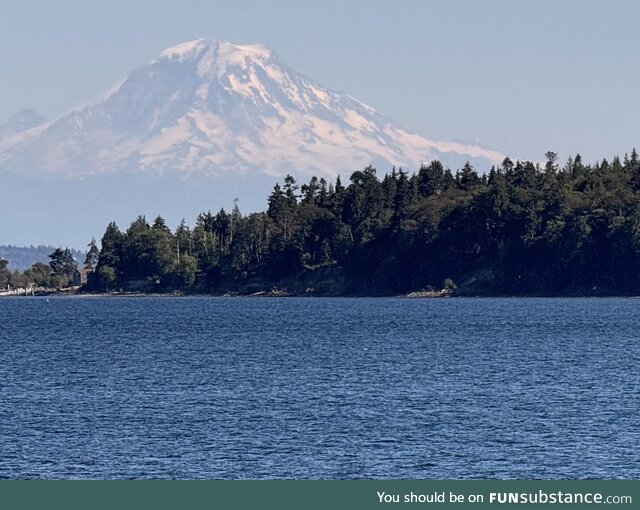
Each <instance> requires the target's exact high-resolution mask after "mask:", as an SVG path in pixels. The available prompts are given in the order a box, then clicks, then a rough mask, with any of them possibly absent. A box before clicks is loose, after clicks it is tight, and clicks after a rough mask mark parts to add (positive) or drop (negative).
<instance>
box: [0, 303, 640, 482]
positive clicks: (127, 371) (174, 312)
mask: <svg viewBox="0 0 640 510" xmlns="http://www.w3.org/2000/svg"><path fill="white" fill-rule="evenodd" d="M0 477H1V478H377V477H384V478H587V477H595V478H640V300H637V299H445V300H428V299H427V300H419V299H418V300H411V299H346V298H345V299H342V298H336V299H314V298H304V299H296V298H283V299H277V298H273V299H269V298H265V299H250V298H207V297H198V298H99V297H88V298H50V299H45V298H5V299H1V300H0Z"/></svg>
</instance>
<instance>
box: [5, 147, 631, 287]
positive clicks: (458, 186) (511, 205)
mask: <svg viewBox="0 0 640 510" xmlns="http://www.w3.org/2000/svg"><path fill="white" fill-rule="evenodd" d="M90 251H91V252H92V257H91V260H89V256H88V257H87V260H86V261H85V267H86V268H87V269H88V272H89V275H88V282H87V284H86V285H84V286H83V288H82V290H83V291H86V292H120V291H123V292H150V293H154V292H158V293H160V292H172V291H179V292H181V293H186V294H189V293H213V294H224V293H238V294H252V293H256V292H265V291H266V292H273V293H274V294H295V295H372V296H376V295H398V294H407V293H410V292H415V291H421V290H426V291H429V290H432V289H437V290H439V289H442V288H445V287H446V288H447V289H448V291H451V290H453V289H455V292H454V294H457V295H638V294H640V271H639V269H640V159H639V157H638V154H637V152H636V151H635V150H633V151H632V152H631V153H630V154H629V155H625V156H624V157H623V158H622V159H621V158H618V157H615V158H613V159H612V161H611V162H609V161H607V160H602V161H601V162H598V163H596V164H585V163H583V161H582V159H581V157H580V156H579V155H577V156H575V157H573V158H570V159H569V160H568V161H567V162H566V163H565V164H564V165H559V164H558V161H557V155H556V154H555V153H552V152H549V153H547V154H546V163H545V164H536V163H533V162H530V161H516V162H513V161H511V160H510V159H508V158H507V159H505V160H504V161H503V163H502V164H501V165H499V166H497V167H494V168H492V169H491V171H490V172H488V173H486V174H482V175H481V174H479V173H478V172H476V171H475V170H474V169H473V168H472V167H471V166H470V165H469V164H466V165H465V166H464V167H463V168H461V169H460V170H458V171H456V172H452V171H451V170H449V169H446V168H444V167H443V166H442V164H440V163H439V162H438V161H433V162H431V163H430V164H428V165H423V166H422V167H421V168H420V170H419V171H418V172H416V173H414V174H408V173H407V172H404V171H402V170H401V169H398V170H395V169H394V170H393V171H392V172H391V173H388V174H386V175H384V176H382V177H378V176H377V175H376V171H375V169H373V168H371V167H368V168H366V169H364V170H362V171H356V172H354V173H353V174H352V175H351V177H350V179H349V181H348V182H345V183H344V184H343V183H342V182H341V180H340V178H338V179H337V180H336V181H335V182H327V181H326V180H324V179H317V178H316V177H313V178H311V179H310V180H309V182H307V183H304V184H302V185H299V184H298V183H296V181H295V179H294V178H293V177H291V176H287V177H286V178H285V180H284V182H283V183H282V184H276V185H275V187H274V188H273V191H272V192H271V194H270V195H269V197H268V207H267V210H266V211H264V212H257V213H251V214H248V215H243V214H242V213H241V211H240V209H239V207H238V205H237V204H236V205H235V206H234V208H233V210H231V211H230V212H227V211H225V210H224V209H222V210H220V211H219V212H217V213H211V212H204V213H202V214H200V215H199V216H198V217H197V219H196V221H195V224H194V225H193V227H190V226H188V225H187V223H186V222H185V221H183V222H182V223H181V224H180V225H179V226H178V227H177V228H176V229H175V230H174V231H171V229H170V228H169V227H168V226H167V225H166V223H165V221H164V220H163V219H162V218H161V217H158V218H156V219H155V220H153V221H150V222H149V221H147V219H146V218H145V217H143V216H140V217H138V218H137V219H136V220H135V221H133V223H131V225H130V226H129V227H128V228H127V229H126V230H125V231H121V230H120V229H119V228H118V226H117V225H116V224H115V223H111V224H109V225H108V226H107V228H106V231H105V233H104V235H103V236H102V240H101V244H100V249H99V253H98V250H97V248H91V246H90ZM44 270H45V269H43V268H42V267H40V268H39V271H41V272H42V271H44ZM28 271H29V270H28ZM28 271H27V272H26V273H28ZM59 271H60V270H59ZM59 271H58V272H59ZM67 272H68V268H67ZM0 273H1V271H0ZM26 273H25V274H26ZM1 278H2V276H1V274H0V279H1Z"/></svg>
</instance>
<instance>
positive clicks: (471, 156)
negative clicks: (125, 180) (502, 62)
mask: <svg viewBox="0 0 640 510" xmlns="http://www.w3.org/2000/svg"><path fill="white" fill-rule="evenodd" d="M434 158H438V159H441V160H443V161H444V162H445V163H447V162H449V163H450V164H451V165H452V166H455V167H457V166H458V165H459V164H460V163H461V162H464V161H465V160H471V161H473V162H476V163H477V162H481V163H482V162H484V163H486V165H485V166H487V167H488V166H489V165H490V164H491V163H495V162H498V161H501V160H502V159H503V158H504V156H503V155H502V154H500V153H498V152H496V151H490V150H485V149H482V148H480V147H476V146H472V145H464V144H459V143H452V142H438V141H432V140H428V139H426V138H424V137H422V136H419V135H417V134H411V133H408V132H406V131H404V130H402V129H400V128H399V127H397V126H395V125H394V124H393V123H392V122H390V121H389V120H388V119H387V118H385V117H384V116H383V115H381V114H380V113H378V112H377V111H376V110H375V109H374V108H372V107H370V106H368V105H366V104H364V103H362V102H360V101H358V100H357V99H354V98H353V97H350V96H348V95H346V94H340V93H337V92H334V91H331V90H329V89H327V88H325V87H322V86H320V85H318V84H316V83H314V82H313V81H311V80H310V79H308V78H306V77H304V76H302V75H300V74H298V73H296V72H295V71H294V70H292V69H291V68H289V67H288V66H287V65H285V64H284V63H283V62H282V61H281V60H280V59H279V58H278V57H277V56H276V55H275V54H274V53H273V52H271V51H270V50H268V49H267V48H264V47H263V46H258V45H251V46H238V45H234V44H230V43H226V42H218V41H213V40H207V39H200V40H197V41H192V42H187V43H184V44H180V45H178V46H175V47H173V48H170V49H167V50H165V51H164V52H162V53H161V54H160V55H159V56H158V57H157V58H156V59H155V60H153V61H152V62H151V63H149V64H148V65H146V66H144V67H142V68H140V69H138V70H136V71H134V72H132V73H131V74H130V75H129V76H128V77H127V78H126V79H125V80H124V81H123V82H122V83H120V84H118V85H117V86H116V87H114V88H113V89H112V91H111V92H110V93H109V94H107V95H106V97H104V98H102V99H100V100H98V101H96V102H94V103H92V104H90V105H88V106H84V107H82V108H78V109H76V110H74V111H72V112H70V113H68V114H66V115H64V116H62V117H60V118H58V119H56V120H54V121H52V122H49V123H46V124H43V123H42V121H41V119H39V120H38V121H37V122H32V123H31V124H29V123H26V124H24V128H23V129H17V130H13V131H10V130H7V131H6V132H0V170H4V171H12V172H18V173H20V174H22V175H26V174H28V175H47V176H66V177H72V176H77V177H80V176H89V175H95V174H114V173H120V172H136V173H137V172H140V171H142V172H144V173H148V172H152V173H154V174H167V173H176V172H178V173H179V174H180V175H183V176H184V175H187V174H188V175H193V174H197V175H227V176H228V175H230V174H233V175H237V174H243V175H252V174H262V175H264V174H266V175H269V176H282V175H284V174H286V173H294V174H296V175H301V174H303V175H304V174H306V175H308V174H312V173H314V174H317V175H319V176H321V175H331V176H335V175H336V174H338V173H342V174H343V175H348V174H349V173H350V172H352V171H354V170H358V169H361V168H363V167H364V166H366V165H368V164H374V166H378V167H379V168H380V170H382V171H386V170H388V169H389V168H390V167H391V165H396V166H402V167H404V168H413V169H417V167H419V165H420V164H421V163H422V162H423V161H427V160H430V159H434Z"/></svg>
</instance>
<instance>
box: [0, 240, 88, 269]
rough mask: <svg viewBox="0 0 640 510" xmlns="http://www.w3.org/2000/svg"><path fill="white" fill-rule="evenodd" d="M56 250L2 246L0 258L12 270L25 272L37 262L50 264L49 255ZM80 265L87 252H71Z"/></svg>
mask: <svg viewBox="0 0 640 510" xmlns="http://www.w3.org/2000/svg"><path fill="white" fill-rule="evenodd" d="M55 249H56V247H55V246H12V245H8V246H0V258H1V259H5V260H8V261H9V268H10V269H12V270H15V269H17V270H19V271H24V270H25V269H28V268H30V267H31V266H32V265H33V264H35V263H36V262H44V263H46V264H48V263H49V260H50V259H49V255H50V254H51V253H53V251H54V250H55ZM71 252H72V253H73V256H74V257H75V259H76V261H78V264H82V263H83V262H84V258H85V255H86V254H85V252H82V251H78V250H73V249H72V250H71Z"/></svg>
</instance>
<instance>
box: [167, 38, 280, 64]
mask: <svg viewBox="0 0 640 510" xmlns="http://www.w3.org/2000/svg"><path fill="white" fill-rule="evenodd" d="M207 52H212V54H215V55H216V57H217V58H218V59H220V60H223V61H224V60H226V59H229V58H230V57H235V58H247V57H251V58H268V57H270V56H271V54H272V52H271V50H270V49H268V48H266V47H265V46H262V45H260V44H243V45H240V44H232V43H230V42H227V41H218V40H216V39H195V40H193V41H187V42H184V43H180V44H177V45H176V46H172V47H171V48H167V49H166V50H164V51H163V52H162V53H160V55H159V56H158V58H156V59H155V60H154V62H157V61H159V60H162V59H166V60H173V61H179V62H180V61H189V60H195V59H198V58H201V57H202V56H203V55H204V54H205V53H207Z"/></svg>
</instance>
